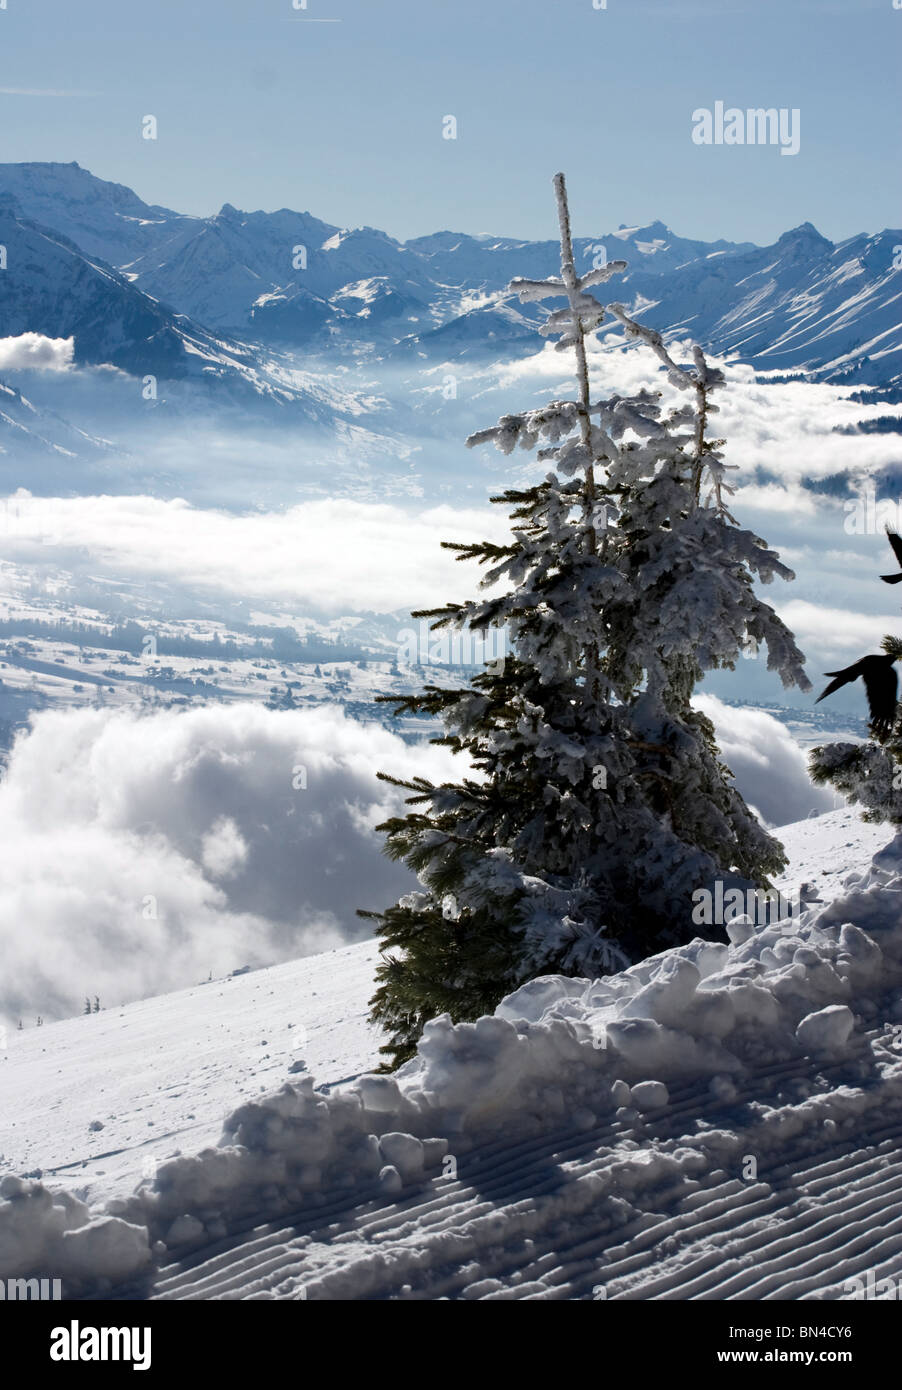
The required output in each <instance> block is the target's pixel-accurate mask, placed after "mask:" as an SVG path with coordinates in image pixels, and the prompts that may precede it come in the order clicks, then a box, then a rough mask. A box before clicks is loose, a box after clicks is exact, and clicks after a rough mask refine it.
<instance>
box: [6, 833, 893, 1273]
mask: <svg viewBox="0 0 902 1390" xmlns="http://www.w3.org/2000/svg"><path fill="white" fill-rule="evenodd" d="M781 836H782V838H783V840H784V843H785V844H786V846H787V849H788V851H789V853H790V855H791V858H792V865H791V870H790V872H789V873H788V874H787V875H786V878H785V879H784V884H785V886H787V887H792V886H795V885H797V884H798V883H799V882H801V881H805V882H808V883H813V884H814V885H815V886H816V887H817V888H818V889H819V897H820V899H821V901H819V902H815V903H813V904H812V905H811V906H809V907H808V908H807V909H806V910H805V912H804V915H803V916H802V918H801V919H799V918H796V919H790V920H784V921H783V922H780V923H775V924H773V925H765V926H756V925H755V924H753V923H751V922H749V921H747V920H746V921H744V922H743V921H738V922H734V923H732V924H731V926H730V932H729V934H730V937H731V943H730V944H729V945H726V944H723V945H721V944H716V943H710V942H702V941H700V940H698V941H694V942H692V943H690V944H689V945H687V946H682V947H679V948H676V949H674V950H671V951H667V952H665V953H663V954H661V955H659V956H656V957H653V958H651V959H650V960H647V961H645V962H643V963H642V964H640V965H638V966H635V967H633V968H632V969H630V970H627V971H625V972H623V973H622V974H620V975H617V976H612V977H608V978H606V979H603V980H594V981H592V980H578V979H577V980H573V979H564V978H561V977H546V978H544V979H541V980H537V981H533V982H531V983H530V984H527V985H525V986H523V987H522V988H521V989H519V990H518V991H517V992H516V993H515V994H513V995H512V996H510V997H509V998H508V999H506V1000H505V1001H503V1003H502V1004H501V1005H500V1007H499V1009H498V1010H497V1011H496V1015H495V1016H494V1017H492V1018H483V1019H480V1020H479V1021H478V1022H476V1023H474V1024H462V1025H458V1026H456V1027H455V1026H453V1025H452V1024H451V1023H450V1021H449V1020H448V1019H447V1018H441V1019H437V1020H435V1021H434V1022H433V1023H431V1024H430V1025H429V1026H428V1027H427V1030H426V1033H425V1035H424V1037H423V1040H422V1043H421V1046H420V1049H419V1053H418V1055H417V1057H416V1058H415V1059H414V1060H413V1061H412V1062H411V1063H409V1064H408V1065H407V1066H406V1067H404V1068H402V1069H401V1071H400V1072H398V1073H396V1074H395V1075H394V1076H377V1075H373V1074H368V1075H362V1076H359V1077H357V1079H347V1078H351V1077H353V1076H354V1073H355V1072H359V1071H361V1070H362V1069H363V1068H365V1067H366V1066H372V1065H373V1064H374V1061H375V1046H376V1044H377V1040H376V1039H375V1038H374V1037H373V1035H372V1033H370V1032H368V1026H367V1024H366V1021H365V1013H366V1000H367V998H368V996H369V992H370V986H371V972H372V969H373V966H374V964H375V960H376V952H375V949H374V947H373V945H372V944H370V943H367V944H366V945H365V946H356V947H350V948H346V949H344V950H341V951H336V952H331V953H329V954H328V955H324V956H322V957H314V958H308V959H306V960H303V961H300V962H296V963H293V964H292V965H289V966H279V967H274V968H272V969H270V970H265V971H259V972H255V973H254V974H251V975H246V976H242V977H239V978H237V979H232V980H230V981H228V982H227V983H225V984H224V983H223V982H214V983H212V984H209V985H205V986H201V987H198V988H197V989H194V990H187V991H183V992H182V993H181V994H178V995H169V996H165V997H164V998H161V999H156V1000H148V1001H145V1002H143V1003H141V1004H134V1005H130V1006H128V1007H126V1008H124V1009H122V1010H120V1011H118V1012H116V1013H112V1012H111V1013H110V1014H108V1015H104V1014H100V1015H92V1016H90V1017H88V1016H85V1017H84V1018H80V1019H74V1020H70V1021H68V1022H65V1023H58V1024H54V1025H48V1026H45V1027H44V1028H43V1029H40V1030H33V1031H32V1033H31V1034H30V1035H29V1036H28V1037H27V1038H22V1035H19V1038H18V1039H17V1038H14V1039H12V1040H11V1042H10V1047H9V1049H8V1054H7V1057H6V1060H5V1061H3V1062H2V1063H0V1106H2V1115H3V1121H2V1123H3V1128H2V1131H0V1150H2V1154H3V1159H2V1168H3V1169H5V1170H6V1171H7V1173H8V1174H9V1175H8V1176H7V1177H6V1179H4V1181H3V1183H2V1185H0V1277H3V1276H7V1277H9V1276H19V1277H22V1276H25V1275H27V1274H43V1275H45V1276H46V1275H49V1276H59V1277H62V1278H63V1281H64V1291H65V1293H66V1294H67V1295H68V1296H92V1295H95V1294H97V1293H100V1294H105V1295H107V1296H109V1295H110V1294H111V1293H112V1294H113V1295H116V1296H125V1297H136V1296H137V1297H145V1296H150V1297H162V1298H226V1299H235V1298H287V1299H297V1298H305V1299H372V1298H375V1299H385V1298H389V1299H391V1298H402V1299H403V1298H414V1299H416V1298H430V1299H431V1298H442V1297H450V1298H459V1297H463V1298H489V1299H498V1298H501V1299H504V1298H538V1299H547V1298H552V1299H554V1298H557V1299H560V1298H563V1299H579V1298H586V1299H591V1298H594V1299H601V1298H605V1299H613V1298H627V1299H644V1298H715V1299H720V1298H739V1299H758V1298H765V1299H766V1298H790V1299H798V1298H816V1299H835V1298H844V1297H854V1296H856V1290H860V1289H861V1288H863V1287H865V1286H866V1283H865V1282H863V1281H864V1280H865V1276H866V1274H867V1272H868V1271H873V1272H874V1277H875V1279H877V1280H879V1279H885V1278H889V1279H892V1280H898V1279H899V1278H902V1198H900V1196H899V1193H900V1191H902V1184H900V1178H902V1158H900V1154H899V1138H900V1135H902V1042H900V1039H902V837H900V839H898V840H893V841H891V842H890V843H888V841H890V836H889V834H888V832H887V830H886V829H885V828H879V827H868V826H864V825H862V824H861V823H860V822H859V820H858V818H857V816H856V815H855V814H854V813H853V812H851V811H848V810H845V811H840V812H834V813H832V814H830V815H827V816H824V817H820V818H819V819H817V820H809V821H805V822H802V823H800V824H799V825H797V826H792V827H787V828H784V830H783V831H781ZM872 856H873V860H872ZM314 987H315V988H316V990H317V992H316V995H315V996H314V995H313V993H312V991H313V988H314ZM320 988H321V990H322V993H320ZM270 991H271V992H270ZM289 1023H294V1024H295V1027H299V1026H304V1027H306V1028H307V1030H308V1037H307V1040H306V1046H305V1048H304V1049H303V1052H304V1056H303V1061H304V1062H305V1063H306V1064H307V1067H308V1068H309V1071H300V1070H296V1071H292V1070H291V1067H292V1066H297V1065H298V1064H299V1057H300V1054H299V1053H296V1052H295V1051H294V1050H293V1049H292V1046H291V1044H290V1043H289V1042H288V1041H287V1039H286V1034H288V1033H289V1032H293V1031H294V1029H289V1028H288V1024H289ZM19 1039H21V1042H20V1041H19ZM311 1073H316V1074H317V1079H314V1075H313V1074H311ZM342 1081H343V1082H344V1084H343V1085H341V1086H337V1085H335V1084H334V1083H337V1082H342ZM324 1083H333V1084H331V1085H324ZM317 1085H319V1086H321V1087H323V1089H319V1090H317V1089H315V1087H316V1086H317ZM236 1102H237V1108H234V1107H235V1105H236ZM230 1105H231V1106H232V1107H233V1108H232V1110H231V1113H230V1114H228V1115H227V1117H226V1119H225V1122H224V1124H222V1126H221V1133H214V1131H218V1130H219V1128H220V1127H219V1126H218V1125H216V1124H215V1118H214V1117H215V1113H216V1112H217V1111H218V1112H219V1113H220V1114H221V1113H222V1112H223V1111H225V1110H226V1109H227V1108H228V1107H229V1106H230ZM120 1112H121V1113H120ZM13 1121H14V1125H13V1123H12V1122H13ZM92 1121H98V1122H99V1123H100V1124H102V1125H103V1128H102V1129H99V1130H98V1129H93V1128H92V1127H91V1125H92ZM217 1140H218V1142H217ZM91 1155H93V1157H91ZM100 1155H103V1157H101V1156H100ZM170 1155H172V1156H170ZM148 1157H150V1158H153V1159H154V1160H156V1161H158V1165H159V1166H156V1167H155V1168H154V1165H151V1166H150V1167H149V1168H148V1169H147V1176H146V1177H145V1178H144V1179H143V1180H142V1181H141V1182H140V1183H139V1184H138V1186H137V1189H136V1190H135V1191H134V1192H132V1193H131V1194H130V1195H129V1193H128V1188H129V1186H134V1183H133V1182H130V1180H131V1179H134V1177H135V1172H136V1170H140V1168H141V1165H142V1161H143V1160H144V1159H146V1158H148ZM66 1163H68V1164H69V1165H70V1167H69V1168H68V1169H64V1168H63V1165H64V1164H66ZM82 1163H84V1165H85V1166H84V1167H82V1166H81V1165H82ZM37 1167H41V1168H42V1169H43V1170H44V1171H43V1176H42V1177H41V1178H27V1177H25V1176H24V1174H25V1173H26V1172H27V1171H28V1170H29V1169H31V1170H34V1169H35V1168H37ZM67 1175H68V1176H67ZM64 1178H67V1182H68V1186H67V1187H63V1186H61V1182H62V1180H63V1179H64ZM73 1178H74V1180H75V1183H77V1182H79V1181H80V1182H82V1184H83V1186H82V1187H81V1188H78V1187H74V1184H73ZM852 1280H859V1283H857V1284H854V1283H850V1282H849V1281H852ZM868 1287H870V1286H868ZM897 1287H898V1285H897ZM858 1296H860V1295H858Z"/></svg>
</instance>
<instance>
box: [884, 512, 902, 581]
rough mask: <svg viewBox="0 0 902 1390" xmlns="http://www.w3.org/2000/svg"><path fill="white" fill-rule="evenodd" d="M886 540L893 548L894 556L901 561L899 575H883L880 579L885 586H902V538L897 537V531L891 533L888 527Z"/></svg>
mask: <svg viewBox="0 0 902 1390" xmlns="http://www.w3.org/2000/svg"><path fill="white" fill-rule="evenodd" d="M886 539H887V540H888V541H889V543H890V545H891V546H892V547H893V554H894V555H895V557H896V559H897V560H898V561H899V573H898V574H881V576H880V578H881V579H882V580H883V582H884V584H902V536H900V535H897V533H896V532H895V531H891V530H890V529H889V527H888V526H887V528H886Z"/></svg>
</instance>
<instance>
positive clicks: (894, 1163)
mask: <svg viewBox="0 0 902 1390" xmlns="http://www.w3.org/2000/svg"><path fill="white" fill-rule="evenodd" d="M883 1037H884V1030H883V1029H880V1028H878V1029H874V1030H872V1031H871V1032H870V1033H868V1034H866V1035H865V1038H866V1041H867V1043H868V1044H873V1043H875V1042H876V1043H879V1042H880V1041H881V1040H882V1038H883ZM861 1057H862V1059H863V1060H868V1059H871V1058H873V1052H872V1051H870V1050H869V1049H868V1048H867V1047H863V1049H862V1053H861ZM817 1074H818V1076H819V1077H820V1078H821V1079H822V1081H824V1082H828V1083H829V1084H830V1085H831V1087H833V1088H835V1085H836V1084H837V1083H839V1082H843V1081H844V1082H845V1084H846V1085H847V1086H850V1087H852V1088H853V1090H859V1089H860V1090H862V1091H863V1093H865V1094H866V1093H867V1091H868V1089H870V1090H871V1091H872V1092H873V1091H874V1090H875V1089H877V1090H879V1089H880V1083H879V1081H878V1082H877V1085H876V1088H875V1087H873V1086H871V1087H870V1088H869V1087H868V1082H867V1081H865V1082H864V1083H863V1084H862V1085H859V1082H858V1081H857V1080H856V1079H855V1074H856V1063H855V1062H854V1061H853V1062H852V1063H850V1062H849V1060H848V1059H845V1060H844V1061H842V1062H839V1063H836V1064H831V1065H822V1066H819V1067H818V1069H817ZM811 1076H812V1072H811V1066H810V1061H809V1060H808V1059H805V1058H802V1057H800V1058H798V1059H790V1060H789V1061H786V1062H783V1063H780V1064H778V1065H777V1066H773V1065H771V1066H770V1067H761V1068H760V1069H758V1070H750V1071H749V1072H748V1073H747V1074H746V1075H745V1076H743V1077H742V1078H741V1079H739V1080H738V1081H737V1083H736V1085H737V1092H738V1094H737V1096H736V1099H735V1100H732V1101H730V1102H729V1104H728V1105H727V1104H725V1103H724V1102H722V1101H718V1100H716V1099H714V1098H713V1097H711V1096H710V1095H709V1094H708V1093H707V1087H706V1086H705V1083H693V1084H689V1085H686V1086H684V1087H682V1088H680V1089H679V1090H676V1091H675V1092H674V1094H673V1097H672V1099H671V1103H670V1104H669V1105H668V1106H666V1107H663V1108H662V1109H661V1110H659V1111H656V1112H654V1114H653V1115H652V1116H649V1117H646V1119H645V1121H644V1122H640V1123H638V1124H632V1125H631V1124H625V1123H624V1122H623V1121H618V1120H614V1121H611V1120H609V1121H607V1122H604V1123H600V1124H597V1125H595V1126H592V1127H591V1128H590V1129H588V1130H585V1131H574V1130H573V1129H572V1128H571V1129H562V1130H559V1131H554V1132H551V1133H546V1134H545V1135H543V1136H539V1137H533V1138H528V1139H522V1140H520V1141H517V1142H514V1143H509V1142H505V1141H503V1140H496V1141H493V1142H492V1143H489V1144H485V1145H482V1146H480V1147H478V1148H473V1149H472V1150H469V1151H467V1150H466V1149H465V1147H464V1146H462V1145H461V1146H460V1153H459V1157H460V1158H461V1159H463V1162H462V1168H463V1170H464V1172H465V1174H466V1178H465V1180H464V1179H458V1180H451V1179H441V1178H434V1179H432V1180H431V1181H429V1180H427V1183H426V1185H425V1186H424V1187H421V1188H420V1189H419V1190H413V1191H410V1192H409V1193H408V1194H407V1195H406V1196H403V1195H402V1197H401V1199H400V1200H399V1201H398V1202H393V1203H388V1204H386V1203H385V1202H384V1200H383V1199H382V1197H381V1195H380V1194H379V1193H378V1192H375V1193H372V1192H371V1193H370V1194H369V1195H367V1194H366V1193H361V1192H359V1191H358V1192H357V1193H356V1194H355V1196H354V1198H352V1199H350V1200H351V1201H352V1202H353V1205H350V1206H349V1198H347V1197H345V1198H336V1200H334V1201H332V1202H329V1203H327V1204H325V1205H324V1206H323V1207H320V1208H317V1209H315V1210H313V1211H311V1210H309V1209H306V1208H305V1209H302V1210H300V1211H299V1212H298V1213H297V1214H296V1215H295V1216H294V1218H292V1217H282V1218H278V1219H277V1220H275V1221H273V1222H272V1223H270V1224H268V1225H265V1226H257V1227H255V1228H254V1229H253V1230H250V1231H247V1232H246V1233H244V1234H241V1233H236V1234H233V1235H232V1236H230V1237H227V1238H225V1239H224V1240H222V1241H219V1242H217V1244H216V1245H215V1246H213V1247H208V1248H207V1249H204V1250H197V1251H195V1252H193V1253H191V1254H189V1255H186V1256H185V1257H184V1258H182V1259H181V1260H179V1261H177V1262H175V1263H173V1264H171V1265H169V1266H167V1267H165V1268H164V1269H162V1270H160V1271H159V1274H158V1276H157V1278H156V1281H155V1283H154V1284H153V1286H152V1288H151V1289H150V1290H149V1296H150V1297H152V1298H158V1299H159V1298H162V1299H167V1300H168V1299H173V1298H174V1299H223V1298H225V1299H236V1298H237V1299H246V1298H253V1299H259V1298H264V1299H267V1298H268V1299H271V1298H273V1297H289V1298H290V1297H292V1296H294V1297H304V1296H306V1297H310V1296H312V1297H313V1298H314V1300H316V1299H319V1298H326V1299H328V1298H338V1299H342V1298H347V1297H352V1298H357V1297H362V1298H370V1299H373V1298H374V1299H385V1298H389V1299H390V1298H393V1297H394V1298H397V1297H401V1298H429V1299H435V1298H442V1297H446V1298H460V1297H464V1298H480V1297H482V1298H487V1299H510V1298H516V1299H524V1298H525V1299H529V1298H539V1299H548V1298H551V1299H560V1298H563V1299H586V1298H592V1297H593V1290H594V1289H596V1288H598V1287H599V1286H603V1288H604V1290H605V1296H606V1298H607V1299H608V1300H611V1299H618V1298H626V1299H662V1298H663V1299H681V1298H687V1299H692V1298H703V1299H704V1298H709V1299H743V1298H745V1299H774V1298H805V1297H811V1296H812V1295H815V1296H818V1295H820V1296H829V1297H839V1296H842V1285H843V1281H844V1280H846V1279H849V1278H851V1277H853V1276H855V1275H860V1274H861V1273H862V1272H863V1271H864V1270H866V1269H875V1268H876V1267H877V1266H878V1264H879V1265H880V1268H885V1269H886V1270H888V1271H889V1272H890V1274H895V1275H899V1274H902V1099H899V1098H897V1097H895V1096H893V1095H889V1096H885V1097H884V1098H883V1102H881V1104H880V1106H879V1114H877V1113H874V1112H875V1110H876V1109H877V1107H875V1106H874V1105H873V1104H871V1105H870V1106H869V1107H867V1109H868V1110H869V1112H870V1113H865V1114H863V1115H861V1116H860V1117H859V1123H858V1124H857V1126H856V1132H855V1135H854V1138H852V1137H844V1136H843V1135H842V1134H837V1136H836V1139H835V1140H834V1141H833V1142H832V1143H829V1142H828V1144H827V1145H826V1146H825V1145H824V1136H823V1131H822V1130H821V1131H820V1135H819V1137H818V1138H817V1139H816V1142H817V1144H818V1145H819V1147H818V1149H817V1151H816V1152H815V1153H811V1152H806V1150H810V1148H811V1145H812V1142H813V1141H814V1140H815V1136H813V1135H811V1134H808V1133H806V1132H804V1131H803V1132H802V1133H800V1134H798V1135H796V1136H794V1137H790V1138H788V1139H787V1140H786V1141H782V1142H781V1140H780V1136H779V1132H778V1131H777V1132H775V1133H774V1134H773V1135H772V1137H771V1143H772V1145H773V1150H774V1151H773V1152H771V1153H770V1154H769V1155H768V1157H767V1158H761V1160H760V1162H759V1169H758V1177H757V1180H756V1181H749V1182H746V1181H742V1180H741V1179H739V1178H738V1177H736V1176H731V1175H728V1174H727V1173H726V1172H725V1171H724V1169H723V1168H721V1167H717V1166H716V1164H712V1169H711V1171H710V1173H709V1174H707V1176H706V1177H705V1178H704V1179H700V1178H690V1179H688V1180H687V1179H686V1178H685V1177H683V1178H682V1179H680V1177H679V1176H678V1175H677V1176H676V1178H675V1179H669V1178H668V1177H666V1176H665V1177H662V1178H661V1180H660V1181H659V1182H657V1183H656V1184H654V1185H653V1186H652V1187H651V1188H650V1189H648V1190H639V1191H638V1192H632V1191H630V1189H629V1184H628V1183H627V1185H626V1188H625V1189H624V1190H620V1189H618V1187H617V1185H616V1181H615V1184H614V1186H613V1188H612V1187H611V1185H610V1181H609V1178H608V1177H606V1176H605V1174H606V1172H607V1170H609V1169H610V1168H611V1165H612V1163H613V1164H615V1165H616V1164H617V1163H618V1160H620V1161H622V1160H623V1159H624V1158H627V1159H628V1158H630V1157H631V1156H632V1157H634V1156H635V1155H637V1154H639V1153H641V1152H643V1151H644V1152H647V1153H649V1154H651V1153H657V1154H663V1155H667V1154H668V1153H672V1152H673V1150H675V1149H679V1148H681V1147H687V1146H692V1145H693V1141H695V1142H696V1143H697V1142H699V1140H701V1139H703V1138H704V1134H705V1130H706V1127H707V1128H709V1129H710V1128H717V1127H718V1121H719V1120H721V1119H722V1120H723V1123H724V1124H725V1125H727V1124H729V1121H728V1120H727V1118H726V1113H727V1112H729V1113H731V1114H735V1112H736V1111H737V1109H741V1108H742V1107H745V1106H749V1105H752V1104H754V1103H755V1102H758V1103H760V1104H762V1105H771V1106H780V1105H784V1106H785V1105H788V1104H792V1103H793V1100H795V1102H796V1103H798V1101H799V1100H800V1098H799V1097H792V1096H791V1095H787V1087H788V1088H789V1090H790V1092H791V1089H792V1086H793V1083H794V1082H796V1081H801V1080H808V1081H810V1080H811ZM872 1099H873V1097H872ZM758 1120H760V1116H758V1117H753V1128H754V1125H755V1124H756V1123H757V1121H758ZM684 1121H690V1123H689V1124H688V1125H687V1124H685V1123H684ZM869 1121H873V1122H872V1123H869ZM734 1124H735V1120H734ZM740 1135H741V1137H742V1131H740ZM749 1137H750V1140H751V1136H749ZM627 1144H633V1145H636V1146H638V1147H634V1148H628V1147H626V1145H627ZM853 1145H854V1147H851V1146H853ZM451 1149H452V1151H453V1150H454V1144H453V1142H452V1144H451ZM687 1189H688V1190H687ZM831 1191H832V1192H833V1193H834V1195H833V1196H831V1195H830V1194H831ZM609 1196H610V1197H613V1198H614V1199H615V1201H614V1203H613V1205H609V1206H608V1207H607V1209H606V1210H605V1212H604V1214H603V1217H602V1219H601V1220H599V1218H598V1216H597V1215H595V1214H594V1212H595V1209H596V1208H597V1206H598V1204H599V1202H604V1201H605V1199H606V1198H608V1197H609ZM881 1218H882V1224H881V1226H879V1227H876V1226H875V1219H881ZM617 1220H619V1222H620V1224H619V1225H618V1224H616V1221H617ZM476 1264H478V1271H477V1270H476V1268H475V1267H474V1266H475V1265H476ZM880 1277H884V1276H883V1275H881V1276H880ZM136 1292H137V1291H136V1290H125V1289H123V1290H120V1291H119V1296H120V1297H125V1298H129V1297H135V1296H136Z"/></svg>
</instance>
